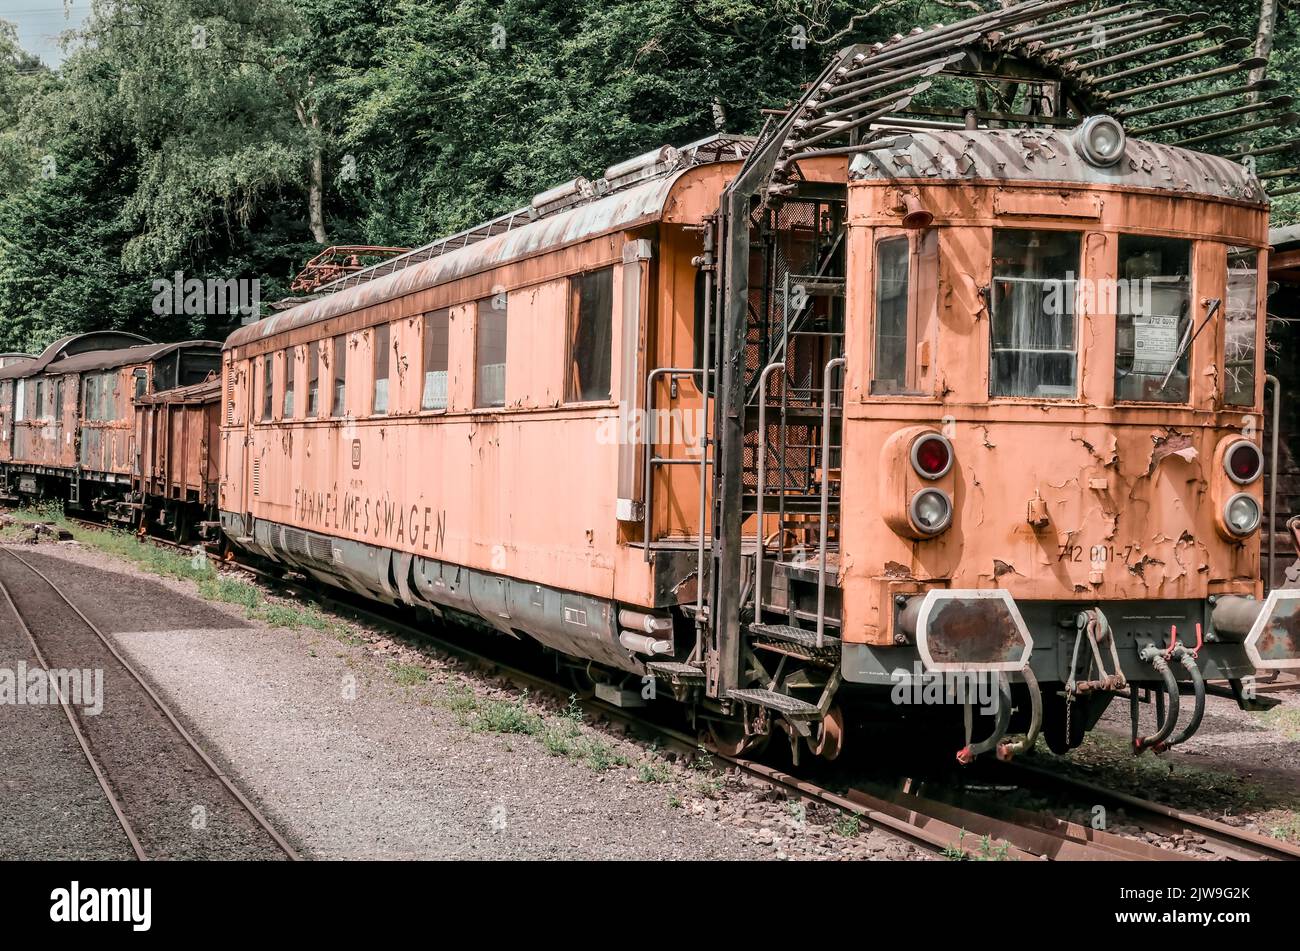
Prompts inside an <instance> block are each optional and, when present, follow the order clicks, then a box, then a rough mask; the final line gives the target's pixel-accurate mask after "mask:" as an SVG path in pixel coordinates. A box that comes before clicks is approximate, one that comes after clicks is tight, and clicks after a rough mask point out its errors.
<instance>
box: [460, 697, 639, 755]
mask: <svg viewBox="0 0 1300 951" xmlns="http://www.w3.org/2000/svg"><path fill="white" fill-rule="evenodd" d="M440 702H441V703H442V705H443V706H444V707H446V708H447V709H448V710H450V711H451V712H452V714H454V715H455V717H456V720H457V722H459V723H460V725H461V726H465V727H468V728H469V729H470V730H472V731H473V732H475V733H498V734H502V735H506V736H531V737H533V738H534V739H535V740H537V741H538V742H539V743H541V744H542V748H543V749H545V750H546V752H548V753H550V754H551V755H552V756H559V757H562V758H564V759H568V760H572V761H573V762H577V763H582V764H584V765H585V766H587V767H588V768H589V769H592V770H595V771H596V772H604V771H605V770H607V769H613V768H614V767H616V766H631V765H632V761H631V760H629V759H628V758H627V757H626V756H624V755H623V754H622V753H620V752H618V750H617V749H615V748H614V746H613V745H612V744H611V743H609V742H608V741H606V740H604V739H602V738H601V737H599V736H595V735H593V734H591V733H590V732H588V731H586V730H584V729H583V718H582V711H581V710H580V709H579V708H578V703H577V698H576V697H570V698H569V705H568V707H566V708H565V709H564V710H563V711H562V712H561V713H559V714H558V715H556V716H551V717H546V716H543V715H542V714H540V713H538V712H536V711H535V710H532V709H531V708H530V707H529V705H528V692H527V691H524V692H523V693H521V694H520V695H519V696H518V697H516V698H515V699H513V700H497V699H486V700H485V699H480V698H479V697H477V696H476V695H475V694H474V691H473V690H472V689H471V688H469V687H467V686H461V685H452V686H449V687H447V688H446V690H445V691H444V692H443V696H442V697H441V700H440Z"/></svg>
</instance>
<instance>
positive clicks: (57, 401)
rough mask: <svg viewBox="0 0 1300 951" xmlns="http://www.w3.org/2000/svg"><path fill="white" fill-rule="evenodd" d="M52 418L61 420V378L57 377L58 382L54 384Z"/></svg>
mask: <svg viewBox="0 0 1300 951" xmlns="http://www.w3.org/2000/svg"><path fill="white" fill-rule="evenodd" d="M54 418H55V419H56V420H62V419H63V377H59V381H58V382H57V383H55V384H54Z"/></svg>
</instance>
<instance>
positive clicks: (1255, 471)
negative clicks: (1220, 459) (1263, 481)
mask: <svg viewBox="0 0 1300 951" xmlns="http://www.w3.org/2000/svg"><path fill="white" fill-rule="evenodd" d="M1224 463H1225V468H1226V469H1227V470H1228V475H1229V476H1230V477H1231V478H1232V481H1233V482H1236V483H1239V484H1240V485H1245V484H1246V483H1248V482H1254V481H1255V480H1256V479H1258V478H1259V477H1260V476H1261V475H1263V473H1264V454H1263V453H1262V452H1260V451H1259V447H1258V446H1256V445H1255V444H1254V443H1253V442H1249V441H1247V440H1245V439H1243V440H1241V441H1240V442H1235V443H1233V444H1232V445H1231V446H1230V447H1229V448H1228V451H1227V453H1226V454H1225V455H1224Z"/></svg>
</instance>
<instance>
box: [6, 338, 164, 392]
mask: <svg viewBox="0 0 1300 951" xmlns="http://www.w3.org/2000/svg"><path fill="white" fill-rule="evenodd" d="M151 343H153V341H152V340H150V339H149V338H148V337H142V336H140V335H139V334H133V333H127V332H126V331H124V330H92V331H90V332H89V333H84V334H69V335H68V336H66V337H60V338H59V339H58V340H56V341H54V342H53V343H52V344H50V345H49V346H48V347H46V348H45V349H44V350H42V351H41V355H40V356H39V357H37V358H36V359H35V360H33V361H31V362H30V363H16V364H10V365H9V366H7V367H0V380H11V379H14V378H16V377H23V376H35V375H36V374H37V373H40V372H41V371H42V370H44V369H45V368H46V367H47V366H49V365H50V364H51V363H54V362H55V361H59V360H66V359H67V358H69V357H72V356H76V355H77V354H82V353H90V352H94V351H100V350H111V349H120V348H122V347H130V346H134V345H136V344H151Z"/></svg>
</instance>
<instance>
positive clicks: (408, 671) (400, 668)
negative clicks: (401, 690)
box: [388, 663, 429, 687]
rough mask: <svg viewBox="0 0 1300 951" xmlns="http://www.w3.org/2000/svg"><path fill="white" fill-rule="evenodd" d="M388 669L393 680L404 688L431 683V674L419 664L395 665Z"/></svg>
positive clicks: (390, 665) (389, 666)
mask: <svg viewBox="0 0 1300 951" xmlns="http://www.w3.org/2000/svg"><path fill="white" fill-rule="evenodd" d="M388 669H389V670H390V671H391V672H392V674H393V679H394V680H396V681H397V682H398V684H399V685H401V686H403V687H418V686H419V685H420V684H423V683H428V682H429V672H428V671H427V670H425V669H424V668H423V667H421V666H420V665H419V664H398V663H393V664H389V665H388Z"/></svg>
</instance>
